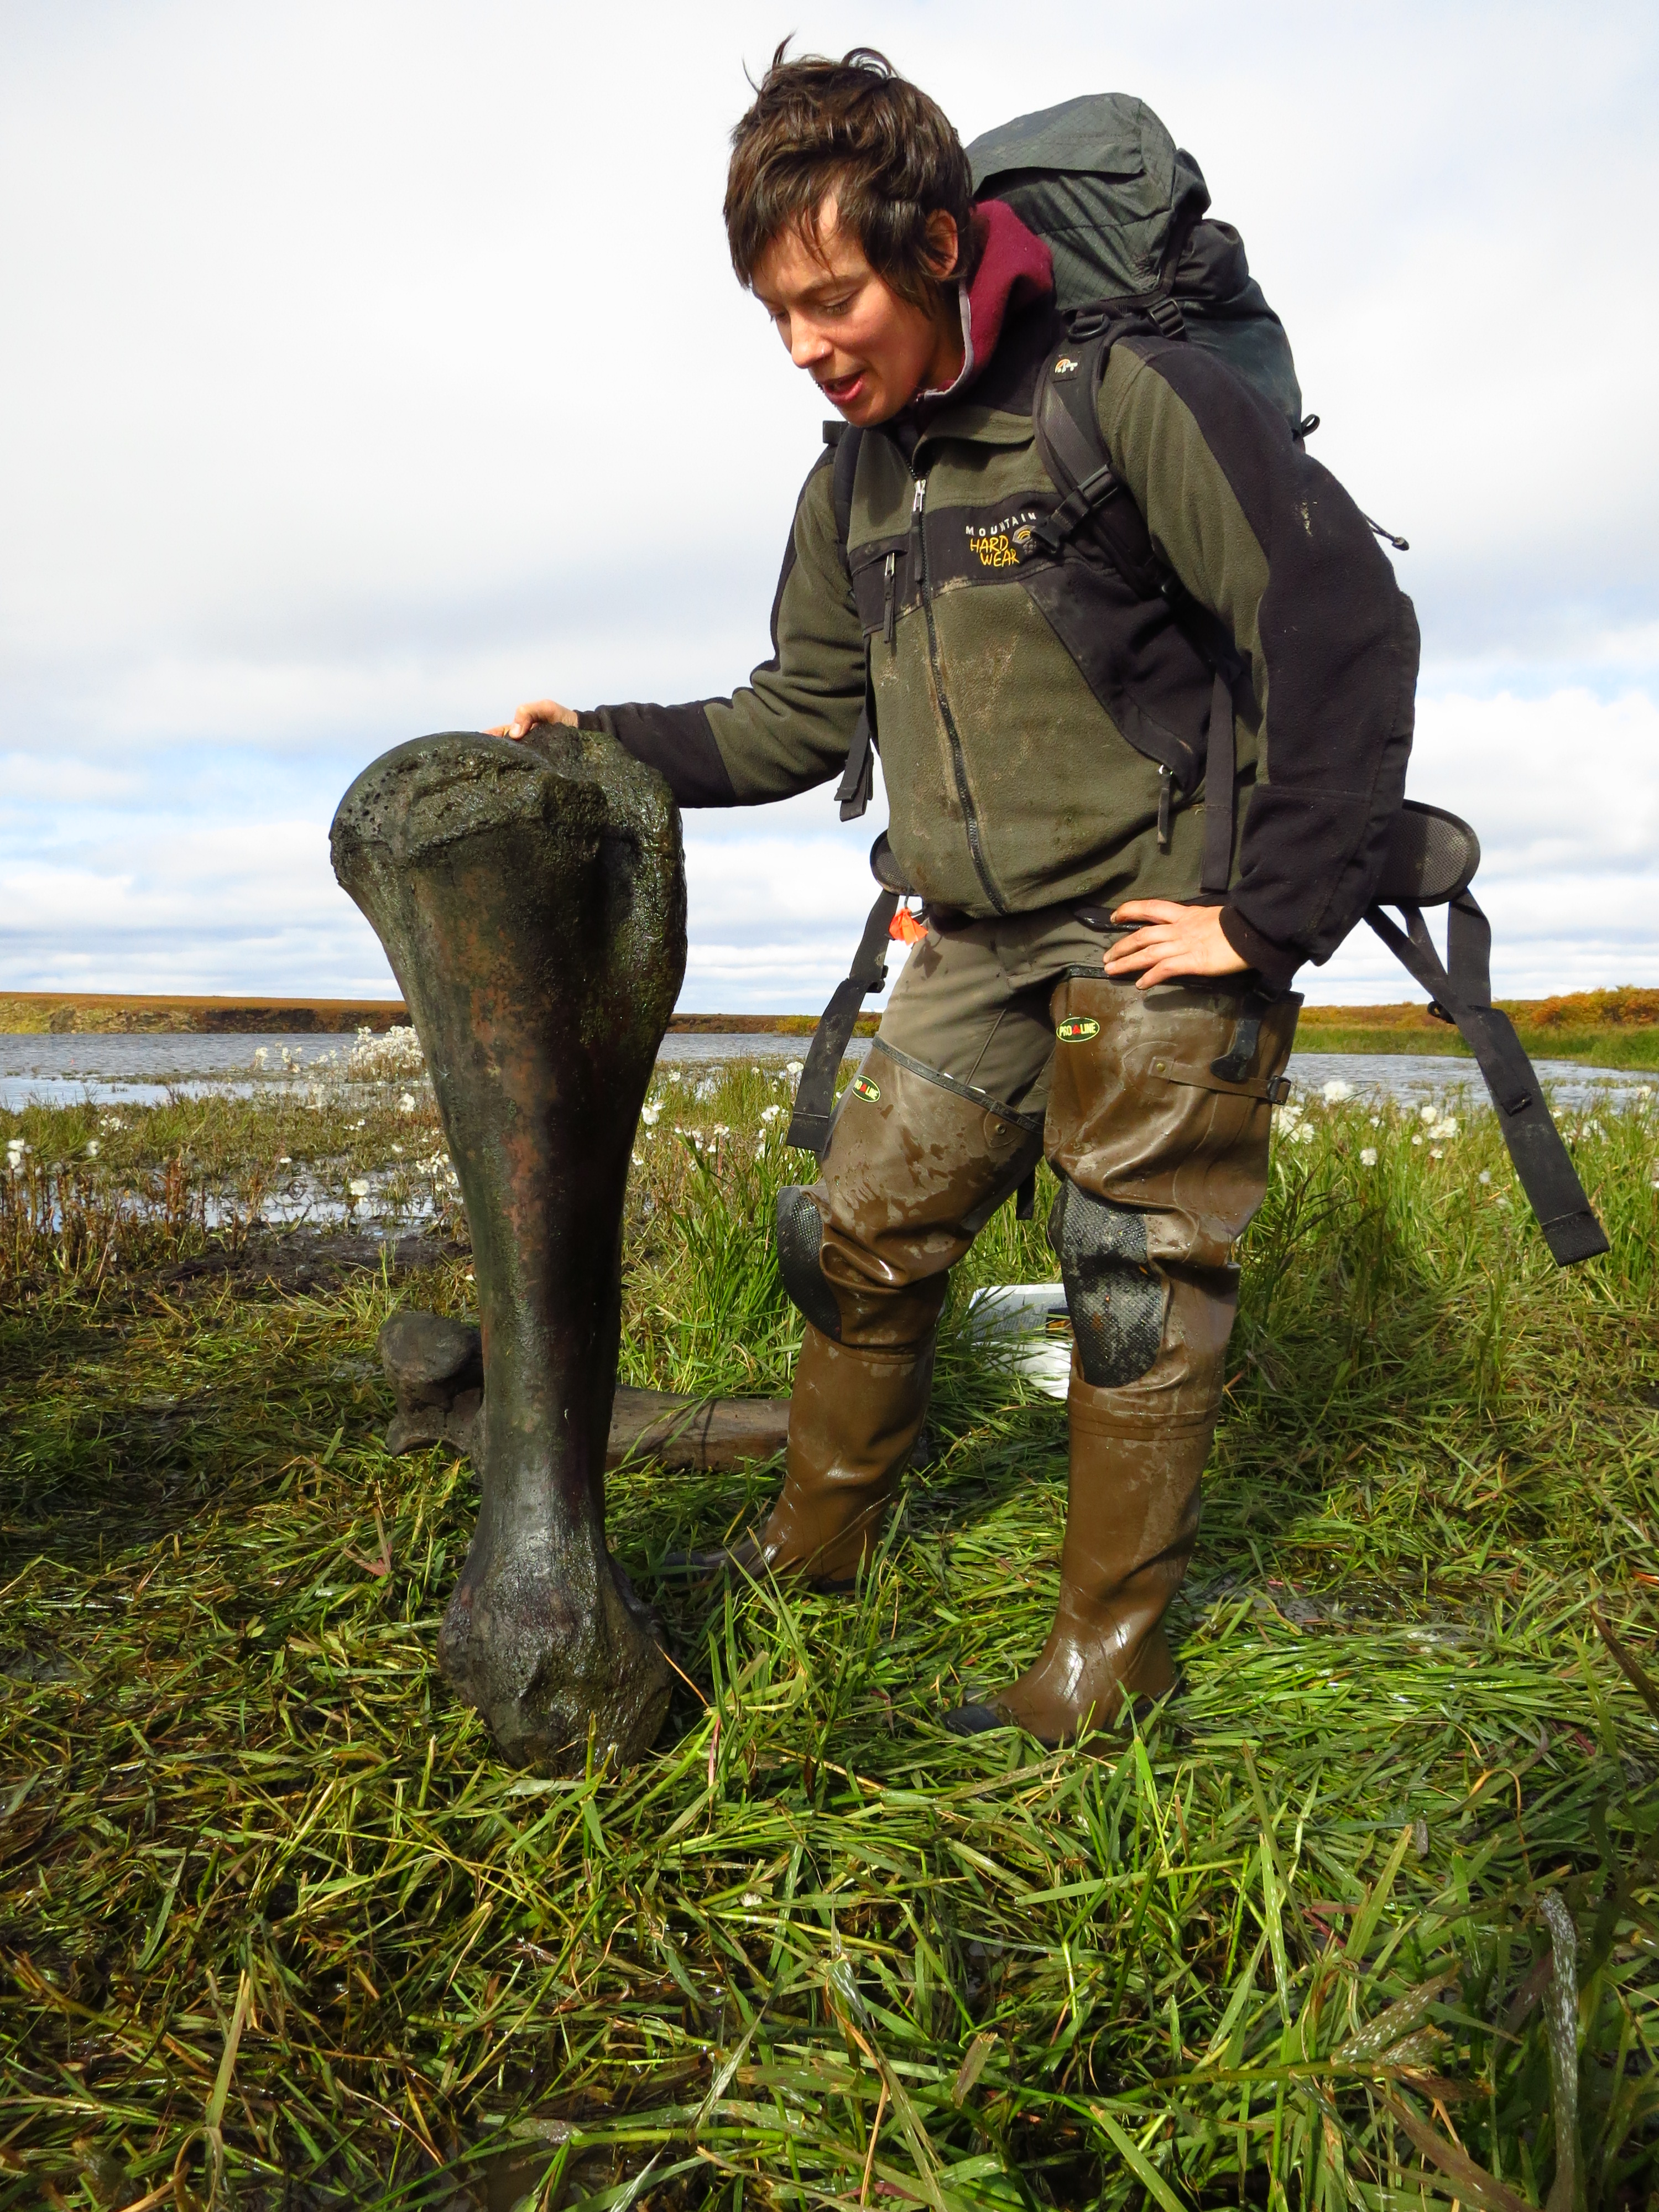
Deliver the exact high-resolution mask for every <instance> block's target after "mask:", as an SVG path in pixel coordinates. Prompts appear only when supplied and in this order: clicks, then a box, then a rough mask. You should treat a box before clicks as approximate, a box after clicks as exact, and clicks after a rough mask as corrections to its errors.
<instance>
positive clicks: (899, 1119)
mask: <svg viewBox="0 0 1659 2212" xmlns="http://www.w3.org/2000/svg"><path fill="white" fill-rule="evenodd" d="M1118 934H1121V933H1119V932H1110V931H1105V932H1103V931H1102V930H1101V929H1099V928H1097V927H1095V926H1094V925H1093V924H1092V923H1085V922H1084V921H1082V920H1081V919H1079V917H1078V916H1077V915H1075V914H1074V913H1073V911H1072V910H1071V909H1069V908H1058V909H1049V910H1048V911H1046V912H1043V913H1040V914H1036V915H1019V916H1016V917H1013V918H1011V919H1009V920H1006V921H992V922H972V923H969V924H966V925H964V926H963V927H958V928H954V929H951V930H948V931H941V930H939V929H938V928H936V927H935V928H930V929H929V931H928V933H927V938H926V939H924V940H923V942H922V943H921V944H920V945H918V946H917V947H916V948H915V952H914V953H913V954H912V956H911V958H910V960H909V962H908V964H907V966H906V968H905V970H904V973H903V975H902V977H901V978H900V980H899V981H898V983H897V985H896V987H895V989H894V992H893V995H892V998H891V1000H890V1003H889V1006H888V1009H887V1012H886V1015H885V1017H884V1020H883V1023H882V1027H881V1034H880V1036H879V1037H878V1039H877V1042H876V1045H875V1048H874V1049H873V1050H872V1053H871V1055H870V1057H869V1059H868V1060H866V1063H865V1069H864V1073H863V1077H862V1078H861V1079H860V1081H859V1082H857V1083H855V1084H854V1085H853V1086H851V1087H850V1088H849V1089H848V1091H846V1092H845V1093H843V1096H842V1106H841V1109H840V1112H839V1115H838V1118H837V1120H836V1125H835V1128H834V1132H833V1133H832V1136H831V1139H830V1144H829V1152H828V1153H827V1155H826V1157H825V1159H824V1163H823V1170H822V1173H821V1174H820V1176H819V1178H818V1181H817V1182H816V1183H814V1184H813V1185H812V1186H811V1188H810V1189H809V1190H808V1191H807V1192H806V1193H805V1200H807V1201H810V1204H811V1207H812V1208H813V1209H814V1210H815V1212H816V1214H817V1217H818V1219H819V1220H820V1221H821V1223H822V1235H821V1239H820V1241H819V1242H818V1243H817V1251H816V1255H815V1256H813V1258H812V1261H811V1270H810V1274H811V1279H810V1281H808V1282H806V1283H805V1284H804V1285H803V1284H802V1281H801V1279H800V1278H799V1275H798V1276H797V1280H796V1281H795V1282H793V1283H792V1284H791V1289H792V1293H793V1294H794V1295H795V1296H796V1297H797V1302H798V1303H799V1304H801V1305H802V1308H803V1310H804V1311H805V1312H806V1313H807V1315H808V1326H807V1329H806V1335H805V1344H804V1346H803V1349H802V1353H801V1359H800V1364H799V1368H798V1370H797V1372H796V1381H795V1390H794V1396H793V1401H792V1404H791V1412H790V1433H789V1464H788V1473H787V1479H786V1480H785V1484H784V1488H783V1492H782V1495H781V1497H780V1498H779V1500H778V1502H777V1504H776V1506H775V1508H774V1510H773V1512H772V1514H771V1516H770V1517H769V1520H768V1521H767V1522H765V1523H764V1524H763V1527H762V1528H760V1529H759V1530H757V1532H756V1534H754V1535H753V1536H752V1537H750V1538H748V1539H745V1540H744V1543H743V1544H742V1545H741V1546H739V1547H738V1550H737V1552H736V1553H735V1554H733V1555H732V1556H733V1557H735V1558H736V1559H738V1562H739V1563H740V1564H742V1565H744V1566H746V1567H748V1568H750V1571H757V1570H758V1569H759V1568H761V1567H763V1566H767V1567H770V1568H772V1569H773V1570H774V1571H776V1572H779V1573H782V1574H789V1573H794V1574H799V1575H806V1576H810V1577H813V1578H814V1579H817V1580H818V1581H820V1582H824V1583H838V1582H843V1581H845V1580H847V1579H848V1578H850V1577H852V1576H854V1574H855V1573H856V1571H857V1570H858V1568H859V1566H860V1564H861V1562H862V1561H863V1560H864V1559H866V1557H867V1556H868V1553H869V1550H870V1547H871V1546H872V1543H873V1541H875V1538H876V1535H877V1534H878V1530H879V1528H880V1526H881V1522H882V1520H883V1517H884V1514H885V1510H886V1507H887V1504H888V1502H889V1500H890V1498H891V1496H892V1492H893V1490H894V1487H895V1485H896V1480H897V1477H898V1474H899V1473H900V1471H901V1469H902V1466H903V1464H904V1460H905V1457H906V1455H907V1454H908V1451H909V1449H910V1448H911V1446H912V1444H913V1443H914V1441H915V1437H916V1436H917V1434H918V1432H919V1431H920V1429H921V1423H922V1419H923V1417H924V1415H925V1413H926V1411H927V1387H928V1383H929V1379H930V1376H931V1370H932V1359H933V1336H934V1331H935V1329H936V1328H937V1324H938V1317H939V1310H940V1308H941V1306H942V1305H943V1304H944V1298H945V1275H946V1273H947V1272H948V1270H949V1269H950V1267H951V1266H952V1265H953V1264H954V1263H955V1261H957V1260H958V1259H960V1258H961V1256H962V1255H963V1253H964V1252H965V1251H966V1250H967V1249H968V1248H969V1245H970V1244H971V1243H972V1242H973V1239H974V1237H975V1236H976V1235H977V1234H978V1232H979V1231H980V1230H981V1228H982V1227H983V1226H984V1225H985V1223H986V1222H987V1220H988V1219H989V1218H990V1216H991V1214H992V1213H993V1212H994V1210H995V1208H996V1207H997V1206H999V1205H1000V1204H1001V1203H1002V1201H1003V1200H1004V1199H1005V1198H1006V1197H1007V1196H1008V1195H1009V1194H1011V1193H1012V1191H1013V1189H1014V1188H1016V1186H1017V1185H1018V1182H1020V1181H1021V1179H1022V1177H1023V1176H1024V1175H1025V1173H1026V1172H1027V1170H1029V1169H1030V1167H1031V1166H1032V1165H1034V1164H1035V1163H1036V1159H1037V1158H1038V1157H1039V1156H1040V1154H1041V1153H1042V1152H1046V1153H1047V1156H1048V1159H1049V1161H1050V1164H1052V1165H1053V1167H1054V1170H1055V1171H1056V1173H1057V1174H1058V1175H1059V1176H1060V1182H1061V1202H1060V1205H1059V1206H1057V1207H1056V1209H1055V1219H1054V1222H1053V1223H1051V1229H1050V1233H1051V1236H1054V1237H1055V1241H1056V1243H1057V1244H1058V1246H1059V1248H1060V1253H1061V1260H1062V1273H1064V1274H1065V1276H1066V1289H1067V1293H1068V1300H1069V1303H1070V1304H1071V1307H1072V1311H1073V1328H1074V1337H1075V1349H1074V1352H1073V1376H1072V1384H1071V1391H1070V1396H1069V1401H1068V1405H1069V1413H1070V1426H1071V1466H1070V1481H1069V1492H1068V1503H1067V1512H1066V1541H1065V1547H1064V1550H1063V1553H1062V1556H1061V1562H1060V1602H1059V1606H1058V1608H1057V1612H1056V1616H1055V1621H1054V1629H1053V1631H1052V1632H1051V1634H1050V1636H1049V1638H1048V1642H1047V1644H1045V1645H1044V1647H1043V1649H1042V1652H1041V1653H1040V1654H1039V1655H1038V1657H1037V1659H1036V1662H1035V1663H1034V1664H1033V1665H1032V1667H1031V1668H1030V1669H1029V1670H1028V1671H1027V1673H1026V1674H1024V1675H1023V1676H1022V1677H1021V1678H1020V1680H1018V1682H1015V1683H1013V1684H1012V1685H1010V1686H1008V1687H1007V1688H1006V1689H1002V1690H999V1691H996V1692H992V1693H989V1694H988V1695H987V1696H986V1697H985V1698H984V1699H982V1701H981V1702H978V1703H975V1704H971V1705H964V1706H962V1707H959V1708H958V1709H957V1711H955V1712H954V1713H952V1714H951V1715H949V1716H948V1719H949V1721H950V1723H951V1726H952V1727H953V1728H955V1729H957V1730H958V1731H959V1732H962V1733H969V1734H971V1733H975V1732H977V1731H978V1730H980V1729H987V1728H994V1727H1004V1726H1010V1725H1013V1726H1019V1727H1023V1728H1025V1729H1029V1730H1030V1732H1031V1733H1032V1734H1033V1735H1036V1736H1038V1737H1039V1738H1040V1739H1041V1740H1042V1741H1045V1742H1049V1743H1055V1742H1060V1741H1065V1740H1066V1739H1068V1738H1071V1737H1074V1736H1076V1735H1079V1734H1081V1733H1084V1732H1085V1731H1086V1730H1087V1729H1089V1728H1091V1727H1109V1726H1112V1725H1114V1724H1115V1723H1117V1722H1118V1721H1119V1719H1120V1717H1121V1711H1122V1707H1123V1702H1124V1699H1125V1696H1126V1694H1127V1696H1128V1697H1130V1698H1136V1697H1143V1696H1144V1697H1158V1696H1161V1695H1162V1694H1164V1692H1166V1691H1167V1690H1169V1689H1170V1687H1171V1686H1172V1684H1173V1680H1174V1668H1173V1664H1172V1662H1171V1658H1170V1650H1169V1646H1168V1644H1167V1642H1166V1640H1165V1638H1164V1632H1163V1629H1162V1626H1161V1623H1162V1620H1163V1616H1164V1612H1165V1609H1166V1608H1167V1607H1168V1605H1169V1602H1170V1598H1171V1597H1172V1596H1173V1595H1174V1594H1175V1591H1176V1589H1177V1588H1178V1587H1179V1585H1180V1582H1181V1579H1182V1575H1183V1574H1184V1572H1185V1571H1186V1566H1187V1562H1188V1559H1189V1558H1190V1556H1191V1553H1192V1549H1193V1544H1194V1540H1195V1538H1196V1535H1197V1530H1198V1517H1199V1489H1200V1477H1201V1475H1202V1473H1203V1468H1204V1462H1205V1460H1206V1457H1207V1455H1208V1452H1209V1448H1210V1443H1211V1439H1212V1436H1213V1433H1214V1430H1215V1424H1216V1419H1217V1415H1218V1412H1219V1409H1220V1402H1221V1391H1222V1385H1223V1382H1224V1379H1225V1368H1224V1361H1225V1353H1226V1346H1227V1338H1228V1334H1229V1332H1230V1331H1231V1327H1232V1320H1233V1312H1234V1309H1235V1305H1236V1303H1237V1272H1236V1270H1235V1269H1234V1267H1233V1265H1232V1248H1233V1244H1234V1243H1235V1241H1236V1239H1237V1237H1239V1236H1240V1235H1241V1234H1242V1233H1243V1231H1244V1229H1245V1227H1246V1226H1247V1225H1248V1224H1249V1220H1250V1218H1251V1217H1252V1216H1253V1215H1254V1213H1255V1211H1256V1208H1257V1207H1258V1206H1260V1204H1261V1198H1262V1194H1263V1192H1264V1190H1265V1188H1266V1183H1267V1144H1268V1131H1269V1122H1270V1119H1271V1110H1270V1107H1269V1103H1268V1098H1269V1094H1270V1088H1271V1085H1273V1080H1274V1079H1276V1078H1277V1077H1278V1076H1279V1073H1281V1071H1282V1069H1283V1067H1284V1065H1285V1060H1286V1059H1287V1058H1288V1056H1289V1054H1290V1048H1291V1038H1292V1036H1294V1033H1295V1029H1296V1017H1297V1009H1298V1008H1299V1006H1300V1004H1301V1001H1300V1000H1299V999H1297V998H1296V997H1295V996H1294V995H1286V996H1285V997H1283V998H1281V999H1279V1000H1274V1001H1273V1002H1272V1003H1271V1004H1269V1005H1267V1007H1266V1010H1265V1012H1262V1014H1261V1032H1260V1041H1259V1043H1258V1045H1257V1048H1256V1049H1255V1054H1254V1055H1253V1057H1252V1059H1251V1060H1250V1063H1249V1068H1248V1073H1247V1074H1246V1076H1245V1079H1243V1080H1242V1081H1240V1082H1229V1081H1225V1080H1224V1079H1220V1078H1218V1077H1217V1076H1216V1075H1214V1074H1213V1073H1212V1070H1211V1065H1210V1064H1211V1062H1212V1060H1217V1059H1218V1058H1220V1057H1221V1056H1222V1055H1223V1054H1225V1053H1227V1052H1228V1051H1229V1049H1230V1048H1231V1047H1232V1046H1233V1044H1234V1042H1235V1041H1236V1038H1237V1034H1238V1025H1239V1021H1240V1018H1241V1014H1242V1013H1243V1010H1244V1006H1245V1002H1246V998H1247V994H1248V991H1249V985H1250V984H1251V982H1252V981H1254V979H1253V978H1251V977H1249V976H1240V977H1238V978H1237V979H1234V978H1231V977H1230V978H1227V979H1225V980H1224V981H1218V982H1215V983H1211V982H1207V981H1206V982H1195V983H1193V984H1184V983H1183V984H1164V985H1159V986H1157V987H1154V988H1153V989H1152V990H1150V991H1140V990H1138V989H1137V988H1136V987H1134V985H1133V983H1131V982H1116V981H1109V980H1108V979H1107V977H1106V976H1105V975H1104V973H1103V948H1104V945H1105V943H1106V942H1107V941H1109V939H1110V938H1111V937H1112V936H1114V935H1118ZM1256 1003H1257V1005H1258V1006H1260V1004H1261V1002H1260V1001H1259V1000H1258V1001H1257V1002H1256ZM1068 1255H1069V1256H1068ZM788 1272H789V1271H788V1270H787V1269H786V1274H787V1273H788ZM803 1288H804V1289H805V1295H803V1294H802V1291H803Z"/></svg>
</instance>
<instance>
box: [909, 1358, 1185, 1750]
mask: <svg viewBox="0 0 1659 2212" xmlns="http://www.w3.org/2000/svg"><path fill="white" fill-rule="evenodd" d="M1116 1395H1120V1394H1118V1393H1116V1392H1114V1391H1111V1390H1097V1389H1091V1387H1090V1386H1089V1384H1087V1383H1083V1382H1080V1381H1079V1380H1077V1379H1076V1378H1075V1377H1074V1378H1073V1383H1072V1389H1071V1398H1070V1407H1069V1409H1070V1413H1071V1425H1072V1449H1071V1469H1070V1477H1069V1481H1068V1486H1067V1502H1066V1542H1065V1547H1064V1549H1063V1550H1062V1552H1061V1553H1060V1604H1059V1606H1058V1607H1057V1609H1056V1611H1055V1614H1054V1626H1053V1627H1052V1628H1051V1629H1050V1630H1049V1632H1048V1642H1047V1643H1046V1644H1044V1645H1043V1647H1042V1650H1041V1651H1040V1652H1039V1653H1038V1655H1037V1657H1036V1662H1035V1663H1034V1664H1033V1665H1032V1666H1030V1668H1027V1669H1026V1671H1025V1673H1024V1674H1022V1675H1021V1676H1020V1678H1019V1680H1018V1681H1017V1682H1015V1683H1013V1684H1012V1685H1011V1686H1009V1687H1008V1688H1007V1689H1006V1690H1000V1691H998V1692H996V1693H995V1694H994V1695H993V1696H991V1697H989V1698H987V1699H986V1700H985V1701H984V1703H983V1704H979V1705H959V1706H958V1707H957V1710H956V1711H954V1712H951V1713H947V1714H946V1715H945V1725H946V1727H947V1728H951V1729H954V1730H955V1731H956V1733H957V1735H979V1734H981V1732H982V1731H983V1730H985V1729H994V1728H1022V1729H1024V1730H1025V1731H1026V1733H1027V1734H1028V1735H1034V1736H1036V1738H1037V1740H1038V1741H1039V1742H1041V1743H1046V1744H1051V1745H1052V1744H1060V1743H1067V1742H1074V1741H1076V1740H1077V1739H1078V1738H1079V1736H1083V1735H1088V1734H1090V1733H1091V1731H1092V1730H1094V1729H1111V1728H1115V1727H1118V1726H1119V1725H1121V1723H1122V1722H1123V1720H1124V1718H1125V1701H1126V1699H1127V1700H1129V1701H1130V1702H1131V1703H1133V1702H1134V1701H1136V1700H1139V1699H1157V1698H1161V1697H1163V1696H1164V1695H1165V1694H1166V1692H1169V1691H1170V1690H1171V1689H1173V1688H1174V1686H1175V1680H1176V1673H1175V1662H1174V1660H1173V1659H1172V1657H1171V1656H1170V1646H1169V1643H1168V1640H1167V1638H1165V1636H1164V1627H1163V1620H1164V1612H1165V1609H1166V1608H1167V1607H1168V1606H1169V1603H1170V1599H1171V1598H1172V1597H1173V1596H1174V1595H1175V1594H1176V1590H1177V1589H1179V1588H1180V1586H1181V1580H1182V1576H1183V1575H1184V1574H1185V1573H1186V1571H1187V1562H1188V1559H1190V1558H1191V1557H1192V1551H1193V1545H1194V1542H1195V1541H1196V1539H1197V1536H1198V1516H1199V1486H1200V1478H1201V1476H1202V1474H1203V1472H1204V1462H1205V1460H1206V1458H1207V1456H1208V1455H1209V1449H1210V1439H1211V1437H1212V1433H1213V1431H1214V1428H1215V1415H1214V1413H1208V1414H1202V1413H1200V1414H1199V1415H1197V1416H1196V1417H1194V1416H1188V1418H1187V1419H1179V1418H1175V1419H1172V1418H1170V1416H1168V1415H1167V1414H1161V1413H1160V1414H1156V1415H1153V1416H1152V1417H1151V1418H1143V1419H1141V1420H1140V1421H1139V1423H1138V1424H1137V1423H1133V1419H1132V1420H1131V1421H1129V1422H1126V1420H1125V1419H1124V1416H1123V1414H1122V1413H1121V1411H1119V1410H1118V1409H1115V1408H1114V1407H1112V1406H1111V1404H1110V1402H1109V1401H1111V1400H1112V1399H1113V1398H1114V1397H1115V1396H1116Z"/></svg>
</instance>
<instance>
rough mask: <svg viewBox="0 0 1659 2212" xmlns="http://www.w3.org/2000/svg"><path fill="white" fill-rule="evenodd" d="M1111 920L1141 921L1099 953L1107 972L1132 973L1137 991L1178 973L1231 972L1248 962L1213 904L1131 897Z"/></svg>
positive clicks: (1148, 987) (1168, 979)
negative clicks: (1231, 940) (1230, 939)
mask: <svg viewBox="0 0 1659 2212" xmlns="http://www.w3.org/2000/svg"><path fill="white" fill-rule="evenodd" d="M1112 919H1113V920H1114V921H1139V922H1141V923H1142V924H1143V927H1140V928H1139V929H1136V930H1133V931H1132V932H1131V933H1130V934H1129V935H1128V936H1127V937H1126V938H1124V939H1121V942H1119V943H1118V944H1116V945H1112V946H1111V947H1110V948H1109V950H1108V951H1106V953H1105V954H1104V955H1103V966H1104V968H1105V971H1106V973H1107V974H1108V975H1133V976H1134V978H1135V982H1136V987H1137V988H1139V989H1140V990H1143V991H1147V990H1150V989H1151V988H1152V985H1153V984H1154V983H1164V982H1168V981H1171V980H1173V979H1174V978H1175V977H1176V976H1181V975H1237V974H1238V973H1240V972H1241V971H1242V970H1243V969H1244V968H1246V967H1247V966H1248V965H1249V963H1248V962H1247V961H1244V960H1243V959H1241V958H1240V957H1239V955H1238V954H1237V952H1235V951H1234V950H1233V948H1232V946H1231V945H1230V944H1229V943H1228V941H1227V935H1226V932H1225V930H1224V929H1223V928H1222V927H1221V909H1220V908H1219V907H1213V906H1176V904H1175V903H1174V902H1173V901H1172V900H1169V899H1133V900H1131V901H1130V902H1129V903H1128V904H1127V905H1125V906H1121V907H1119V908H1117V909H1116V911H1115V914H1114V915H1113V916H1112Z"/></svg>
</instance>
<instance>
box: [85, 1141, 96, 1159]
mask: <svg viewBox="0 0 1659 2212" xmlns="http://www.w3.org/2000/svg"><path fill="white" fill-rule="evenodd" d="M97 1157H98V1139H97V1138H96V1137H88V1139H87V1158H88V1159H89V1160H95V1159H96V1158H97Z"/></svg>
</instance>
